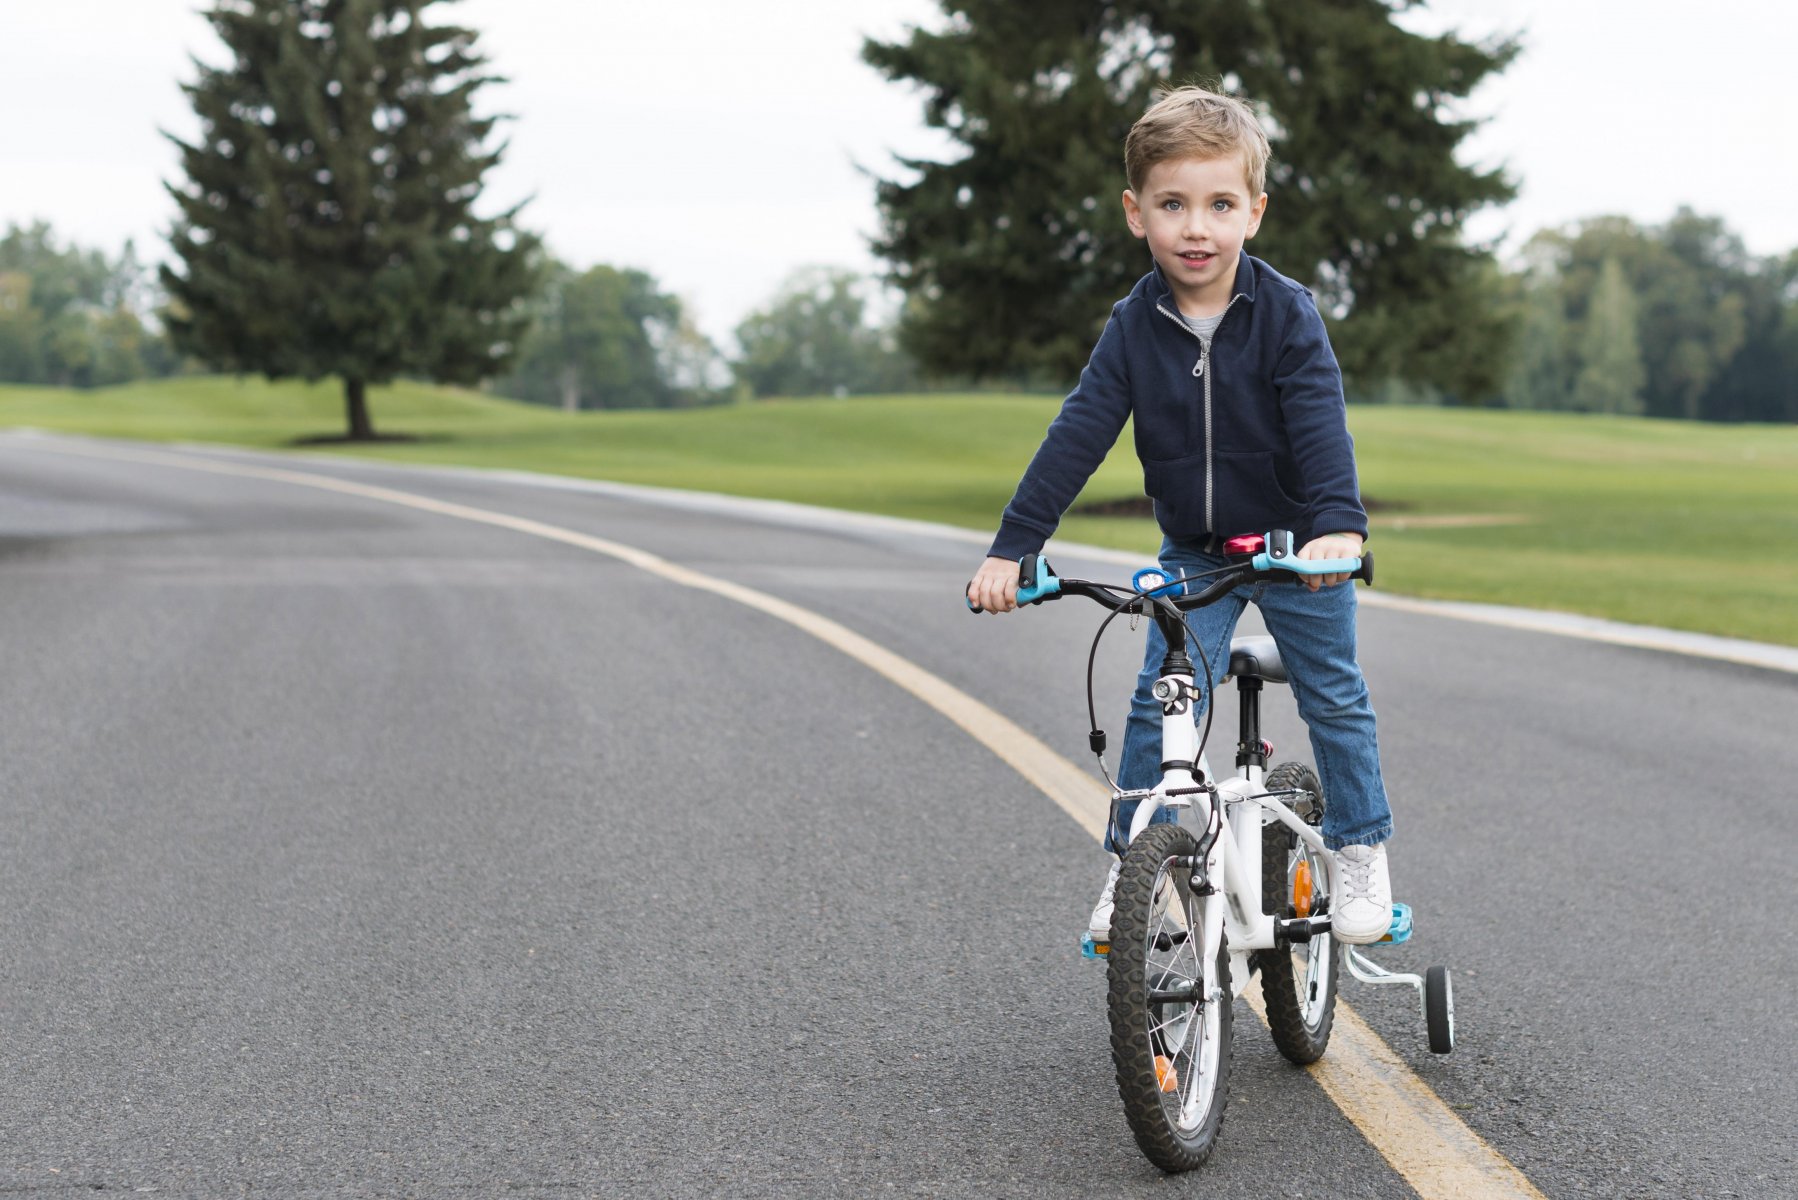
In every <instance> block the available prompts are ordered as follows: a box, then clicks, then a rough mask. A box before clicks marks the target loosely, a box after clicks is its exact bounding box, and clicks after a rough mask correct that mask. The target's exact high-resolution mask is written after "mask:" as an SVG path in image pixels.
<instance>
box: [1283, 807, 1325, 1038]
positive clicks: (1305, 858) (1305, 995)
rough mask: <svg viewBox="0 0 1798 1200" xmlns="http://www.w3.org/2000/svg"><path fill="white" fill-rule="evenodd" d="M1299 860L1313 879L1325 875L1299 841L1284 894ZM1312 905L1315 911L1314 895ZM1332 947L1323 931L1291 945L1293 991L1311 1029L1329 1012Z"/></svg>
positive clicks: (1308, 850) (1288, 891)
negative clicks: (1308, 870)
mask: <svg viewBox="0 0 1798 1200" xmlns="http://www.w3.org/2000/svg"><path fill="white" fill-rule="evenodd" d="M1300 863H1307V864H1309V869H1310V872H1311V878H1312V879H1313V880H1319V879H1328V878H1329V876H1328V875H1327V874H1326V873H1325V867H1324V864H1323V863H1322V861H1320V859H1319V857H1318V855H1317V852H1316V851H1315V850H1313V849H1312V848H1311V847H1310V846H1309V845H1307V844H1306V843H1304V842H1300V843H1299V853H1297V854H1295V855H1293V858H1292V863H1291V865H1290V866H1289V867H1288V869H1287V872H1286V887H1287V894H1288V895H1291V893H1292V887H1293V880H1294V878H1295V877H1296V876H1297V874H1298V868H1299V864H1300ZM1314 897H1315V893H1314ZM1312 905H1313V911H1315V905H1316V900H1315V898H1314V899H1313V900H1312ZM1335 949H1336V944H1335V939H1334V938H1332V937H1331V936H1330V935H1329V934H1327V933H1323V934H1319V935H1317V936H1316V937H1314V938H1312V939H1311V940H1310V941H1308V942H1295V943H1293V945H1292V960H1293V971H1292V984H1293V990H1294V991H1295V992H1297V993H1298V1002H1299V1011H1300V1012H1302V1013H1303V1014H1304V1018H1305V1024H1306V1025H1307V1026H1309V1027H1311V1028H1313V1029H1315V1028H1316V1027H1317V1026H1318V1024H1319V1023H1320V1022H1322V1021H1323V1019H1324V1016H1325V1015H1326V1014H1327V1013H1328V1011H1329V1005H1330V973H1331V971H1332V970H1334V968H1335V963H1336V954H1335Z"/></svg>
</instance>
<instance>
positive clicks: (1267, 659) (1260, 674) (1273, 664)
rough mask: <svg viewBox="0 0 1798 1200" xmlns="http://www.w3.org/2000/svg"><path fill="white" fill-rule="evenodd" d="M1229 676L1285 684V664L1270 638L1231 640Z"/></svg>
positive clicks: (1278, 649)
mask: <svg viewBox="0 0 1798 1200" xmlns="http://www.w3.org/2000/svg"><path fill="white" fill-rule="evenodd" d="M1230 674H1232V675H1236V676H1239V677H1245V678H1250V679H1260V680H1263V681H1265V682H1267V683H1285V682H1286V664H1285V663H1283V662H1281V661H1280V648H1279V647H1278V646H1276V645H1274V639H1272V638H1270V637H1239V638H1232V639H1231V640H1230Z"/></svg>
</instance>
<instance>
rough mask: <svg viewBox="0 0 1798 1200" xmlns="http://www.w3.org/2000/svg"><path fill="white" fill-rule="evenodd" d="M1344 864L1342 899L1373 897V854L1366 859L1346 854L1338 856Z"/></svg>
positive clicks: (1337, 859)
mask: <svg viewBox="0 0 1798 1200" xmlns="http://www.w3.org/2000/svg"><path fill="white" fill-rule="evenodd" d="M1336 861H1337V862H1338V863H1340V864H1341V865H1342V899H1343V902H1344V903H1348V902H1350V901H1353V900H1372V899H1373V862H1374V859H1373V855H1371V854H1370V855H1368V856H1367V857H1366V858H1365V859H1357V858H1351V857H1350V856H1348V855H1346V854H1339V855H1337V856H1336Z"/></svg>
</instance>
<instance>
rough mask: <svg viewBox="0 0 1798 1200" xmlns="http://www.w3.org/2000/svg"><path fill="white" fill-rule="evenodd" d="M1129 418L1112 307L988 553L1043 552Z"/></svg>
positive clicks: (1119, 327)
mask: <svg viewBox="0 0 1798 1200" xmlns="http://www.w3.org/2000/svg"><path fill="white" fill-rule="evenodd" d="M1129 417H1130V382H1129V376H1128V373H1127V369H1126V366H1125V360H1124V332H1123V322H1122V321H1120V320H1119V319H1118V311H1117V308H1115V307H1114V308H1113V309H1112V310H1111V319H1110V320H1109V321H1107V322H1106V323H1105V332H1103V333H1101V334H1100V335H1099V344H1098V345H1097V346H1094V347H1093V354H1092V358H1091V360H1090V361H1088V362H1087V364H1086V369H1085V370H1083V371H1081V372H1080V382H1079V383H1078V384H1076V385H1075V387H1074V390H1073V391H1072V392H1070V393H1068V398H1067V399H1066V400H1064V401H1063V402H1062V405H1061V412H1060V413H1058V414H1057V415H1056V417H1055V420H1054V421H1052V422H1051V423H1050V425H1049V432H1048V433H1047V434H1045V435H1044V436H1043V444H1042V445H1041V446H1040V447H1038V448H1037V451H1036V457H1034V458H1032V459H1031V460H1030V466H1029V467H1028V468H1026V469H1025V471H1024V477H1023V478H1022V479H1021V480H1019V481H1018V489H1017V491H1016V492H1015V493H1013V495H1012V498H1011V503H1010V504H1007V505H1006V506H1005V515H1004V516H1003V517H1002V518H1000V521H999V534H998V536H997V537H995V538H994V539H993V545H992V548H991V549H990V550H988V551H987V554H988V555H989V556H991V557H994V558H1003V559H1008V560H1010V561H1012V562H1016V561H1017V560H1018V559H1020V558H1022V557H1023V556H1024V555H1026V554H1034V553H1035V552H1036V551H1038V550H1041V549H1042V548H1043V543H1044V542H1046V541H1048V540H1049V535H1051V534H1053V533H1054V532H1055V527H1056V526H1057V525H1059V524H1061V514H1062V513H1064V512H1066V511H1067V508H1068V505H1070V504H1072V503H1073V502H1074V497H1076V496H1078V495H1079V494H1080V489H1081V488H1083V487H1085V486H1086V481H1087V480H1088V479H1089V478H1091V476H1092V473H1093V472H1094V471H1096V470H1098V467H1099V464H1100V463H1102V462H1104V461H1105V455H1106V454H1107V453H1109V452H1110V450H1111V447H1112V443H1114V442H1116V441H1117V438H1118V433H1119V432H1120V431H1122V429H1123V428H1124V422H1125V421H1126V420H1128V419H1129Z"/></svg>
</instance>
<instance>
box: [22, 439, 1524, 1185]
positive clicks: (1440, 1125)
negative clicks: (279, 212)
mask: <svg viewBox="0 0 1798 1200" xmlns="http://www.w3.org/2000/svg"><path fill="white" fill-rule="evenodd" d="M37 446H38V448H39V449H46V450H52V451H55V452H58V453H67V454H77V455H88V456H91V457H97V458H115V459H122V460H125V461H129V462H143V463H153V464H159V465H163V466H170V467H179V468H183V469H186V470H193V471H209V472H212V473H214V474H218V475H238V476H243V477H246V478H251V479H268V480H275V481H278V482H281V483H291V484H297V485H299V486H301V487H310V488H320V489H323V490H325V491H331V492H339V493H342V494H344V495H349V496H360V497H363V498H365V499H369V500H379V501H383V502H385V503H388V504H398V505H403V506H405V507H407V508H414V509H418V510H420V511H423V512H431V513H438V514H440V515H442V516H446V517H455V518H457V519H459V520H464V521H474V522H477V523H479V524H483V525H492V526H497V527H498V528H501V529H510V530H513V531H515V532H517V533H524V534H529V535H531V536H533V537H540V538H545V539H547V540H549V541H552V542H561V543H563V544H565V545H569V546H578V547H580V548H581V549H583V550H590V551H593V552H594V553H596V554H604V555H607V556H608V557H611V558H615V559H618V560H620V561H622V562H627V563H629V564H631V565H632V566H634V567H638V568H640V569H641V570H644V571H647V572H649V573H650V574H652V575H656V576H659V577H660V578H663V579H666V580H668V581H669V582H671V583H678V584H680V585H682V586H684V587H691V588H697V589H699V590H700V591H706V592H712V593H714V594H715V595H719V596H723V597H725V598H727V599H730V600H735V601H736V602H737V603H739V604H744V605H747V606H749V607H750V608H753V609H755V610H757V611H758V612H762V613H766V614H767V615H769V616H771V617H774V618H776V619H778V620H781V621H785V622H787V623H788V624H789V625H792V626H794V627H795V628H797V629H800V630H802V631H804V632H806V633H808V634H811V635H812V636H813V637H816V638H818V639H819V640H821V641H823V642H826V643H828V644H830V645H832V646H835V647H836V648H837V649H839V650H841V651H842V652H843V653H844V654H847V655H848V656H849V657H851V658H853V659H855V660H856V661H857V662H859V663H861V664H863V665H864V666H866V667H868V668H870V669H872V670H874V671H876V672H878V673H879V674H880V675H882V676H883V677H885V678H886V679H888V680H890V681H892V682H893V683H895V684H897V685H899V686H900V687H902V688H904V689H905V690H906V691H908V692H910V693H911V694H912V695H914V696H916V697H917V698H918V699H920V700H922V701H923V702H924V703H925V704H928V705H929V706H930V707H932V708H934V709H935V710H936V711H938V712H940V713H942V714H943V715H944V716H945V717H948V718H949V719H950V720H951V721H953V722H955V723H956V724H957V725H958V726H960V727H961V728H962V729H963V730H965V731H966V732H967V733H968V734H969V735H970V736H971V737H973V738H974V739H975V740H976V741H978V742H979V743H980V744H981V745H983V746H985V747H987V749H989V750H991V751H992V752H993V753H994V754H997V755H998V756H999V757H1000V758H1001V759H1003V760H1004V761H1005V762H1006V764H1008V765H1009V766H1011V767H1012V768H1013V769H1014V770H1016V771H1017V772H1018V773H1019V774H1020V775H1022V776H1023V777H1024V778H1025V779H1026V780H1028V781H1029V782H1030V783H1031V784H1032V785H1033V786H1035V787H1036V788H1038V789H1039V790H1041V791H1042V792H1043V793H1044V794H1045V795H1047V796H1048V797H1049V798H1050V799H1051V800H1053V801H1055V803H1056V804H1057V805H1059V806H1060V807H1061V809H1062V810H1063V811H1064V812H1066V813H1067V814H1068V815H1069V816H1071V817H1073V818H1074V820H1075V821H1076V822H1078V823H1079V825H1080V827H1081V828H1082V829H1084V830H1086V832H1087V833H1088V834H1090V835H1091V836H1092V837H1093V838H1094V839H1095V840H1098V839H1102V838H1103V837H1104V831H1105V820H1106V817H1107V815H1108V814H1109V810H1110V801H1109V797H1108V795H1107V793H1106V791H1105V789H1104V788H1103V787H1101V786H1100V785H1099V783H1098V781H1097V780H1095V779H1093V778H1092V777H1091V776H1090V775H1088V774H1087V773H1086V772H1085V771H1083V770H1081V769H1080V768H1079V767H1077V766H1076V765H1074V764H1073V763H1072V762H1070V761H1068V760H1067V759H1066V758H1063V757H1062V756H1061V755H1059V754H1057V753H1056V752H1055V751H1054V750H1052V749H1050V748H1049V747H1048V746H1047V745H1045V744H1044V743H1043V742H1042V741H1040V740H1039V739H1037V738H1036V737H1035V736H1033V735H1032V734H1030V733H1029V732H1027V731H1026V730H1024V729H1023V728H1022V727H1021V726H1019V725H1018V724H1017V723H1016V722H1014V721H1011V720H1009V719H1008V718H1006V717H1004V716H1002V715H1000V714H999V713H998V712H996V711H995V710H994V709H992V708H990V707H988V706H987V705H985V704H983V703H981V702H980V701H979V700H976V699H975V698H974V697H972V696H970V695H968V694H967V693H966V692H964V691H962V690H961V689H959V688H957V687H955V686H953V685H951V684H949V683H948V682H946V681H944V680H942V679H939V678H938V677H937V676H935V675H933V674H931V673H930V672H928V671H926V670H924V669H923V668H922V667H919V666H918V665H917V664H915V663H912V662H910V661H908V660H907V659H904V658H901V657H900V656H898V655H897V654H894V653H893V652H892V651H890V650H888V649H886V648H885V647H884V646H880V645H878V644H876V643H874V642H871V641H869V640H868V639H867V638H865V637H863V636H862V635H861V634H859V633H856V632H855V631H853V630H851V629H849V628H847V627H846V626H844V625H841V624H839V623H838V622H836V621H832V620H830V619H829V618H828V617H823V616H820V615H818V614H817V613H814V612H812V611H810V610H809V609H804V608H801V607H799V606H798V605H796V604H790V603H788V602H787V601H785V600H781V599H779V598H777V597H775V596H770V595H768V594H767V593H765V592H758V591H756V590H754V589H753V588H747V587H743V586H742V585H741V584H736V583H731V582H729V581H728V580H722V579H716V578H713V577H712V576H710V575H705V574H702V573H700V572H698V571H694V570H690V569H689V568H687V567H683V566H680V565H679V564H677V563H672V562H669V561H668V560H667V559H664V558H660V557H657V556H656V555H654V554H650V553H648V552H646V551H643V550H639V549H637V548H636V547H634V546H626V545H624V544H622V543H620V542H613V541H609V540H607V539H605V538H598V537H593V536H591V535H590V534H585V533H577V532H576V531H574V530H572V529H564V528H562V527H561V526H559V525H548V524H545V523H544V522H541V521H532V520H529V519H527V518H524V517H514V516H509V515H507V514H505V513H497V512H491V511H489V510H487V509H482V508H472V507H470V506H468V505H465V504H455V503H451V502H449V501H445V500H435V499H432V498H431V497H429V496H420V495H417V494H414V493H412V492H402V491H396V490H394V489H393V488H384V487H379V486H376V485H372V484H365V483H356V482H354V481H352V480H346V479H336V478H333V477H332V476H329V475H315V474H312V473H311V472H306V471H291V470H286V469H283V468H280V467H261V466H253V465H249V464H241V463H230V462H219V461H216V460H213V459H206V458H190V457H187V456H185V455H178V454H169V453H165V452H160V451H154V450H121V449H118V448H115V447H110V446H107V447H102V446H83V447H81V448H80V449H75V448H74V447H70V446H67V445H49V444H45V443H37ZM1246 996H1247V998H1248V1000H1249V1003H1250V1005H1251V1007H1253V1008H1254V1010H1255V1012H1256V1014H1257V1015H1258V1016H1260V1017H1261V1018H1262V1020H1264V1021H1265V1020H1266V1019H1267V1014H1266V1010H1265V1008H1264V1007H1263V1005H1262V1000H1261V991H1260V988H1259V986H1258V985H1256V986H1251V987H1250V988H1249V989H1248V991H1247V993H1246ZM1309 1070H1310V1072H1311V1076H1312V1078H1314V1079H1316V1080H1317V1082H1318V1084H1319V1085H1320V1086H1321V1087H1322V1088H1323V1089H1324V1092H1325V1094H1326V1095H1328V1096H1329V1097H1330V1099H1331V1100H1332V1101H1333V1102H1334V1103H1335V1104H1336V1106H1337V1107H1338V1108H1339V1109H1341V1110H1342V1112H1343V1114H1344V1115H1346V1116H1347V1117H1348V1119H1349V1120H1350V1121H1351V1122H1353V1124H1354V1126H1355V1128H1357V1129H1359V1130H1360V1131H1361V1134H1362V1136H1363V1137H1365V1138H1366V1139H1367V1140H1368V1142H1369V1143H1371V1144H1372V1145H1373V1147H1374V1149H1376V1150H1378V1151H1379V1152H1380V1154H1381V1156H1382V1157H1384V1158H1385V1159H1386V1161H1387V1162H1388V1163H1389V1164H1390V1165H1391V1166H1392V1168H1393V1170H1395V1171H1397V1172H1398V1173H1399V1174H1400V1175H1401V1176H1403V1177H1404V1180H1405V1182H1406V1183H1408V1184H1410V1185H1411V1187H1412V1188H1413V1189H1414V1190H1415V1191H1416V1192H1417V1194H1418V1195H1419V1196H1421V1197H1423V1198H1424V1200H1545V1197H1543V1195H1542V1193H1541V1192H1539V1191H1538V1190H1536V1187H1535V1186H1534V1185H1533V1184H1531V1183H1530V1181H1529V1180H1528V1179H1526V1178H1525V1177H1524V1175H1523V1173H1522V1172H1521V1171H1519V1170H1518V1169H1517V1168H1516V1167H1514V1166H1512V1165H1511V1163H1510V1161H1509V1160H1507V1159H1506V1158H1505V1157H1504V1156H1503V1155H1501V1154H1500V1153H1499V1152H1498V1151H1497V1150H1494V1149H1493V1148H1492V1147H1491V1146H1490V1145H1488V1144H1487V1143H1486V1141H1485V1140H1484V1139H1483V1138H1481V1137H1480V1136H1479V1135H1478V1134H1477V1133H1475V1132H1474V1131H1473V1130H1472V1129H1470V1128H1468V1127H1467V1125H1466V1123H1465V1122H1463V1121H1462V1120H1461V1119H1460V1118H1459V1117H1457V1116H1456V1115H1455V1114H1454V1113H1453V1111H1451V1110H1450V1109H1449V1107H1448V1106H1447V1105H1446V1104H1444V1103H1443V1102H1442V1100H1441V1098H1440V1097H1438V1096H1437V1095H1436V1093H1435V1092H1433V1091H1431V1090H1430V1087H1429V1085H1428V1084H1426V1083H1424V1082H1423V1080H1421V1079H1419V1078H1418V1077H1417V1076H1416V1074H1414V1073H1413V1072H1412V1071H1411V1069H1410V1068H1409V1067H1408V1066H1406V1065H1405V1062H1404V1060H1403V1059H1402V1058H1400V1057H1399V1055H1398V1054H1397V1053H1396V1052H1395V1051H1394V1050H1393V1049H1392V1047H1390V1046H1388V1045H1387V1044H1386V1043H1385V1041H1384V1040H1383V1039H1381V1037H1380V1035H1379V1034H1377V1033H1375V1032H1374V1031H1373V1030H1372V1029H1371V1028H1369V1027H1368V1025H1367V1023H1366V1022H1365V1021H1363V1020H1361V1018H1360V1017H1359V1016H1357V1015H1356V1014H1355V1012H1354V1010H1353V1009H1351V1008H1349V1006H1348V1005H1347V1004H1345V1003H1343V1002H1342V1001H1340V1000H1338V1001H1337V1004H1336V1029H1335V1033H1334V1034H1333V1035H1332V1037H1331V1041H1330V1052H1329V1054H1327V1055H1325V1056H1324V1058H1323V1059H1322V1060H1321V1061H1320V1062H1318V1063H1317V1064H1315V1065H1314V1066H1312V1067H1310V1068H1309Z"/></svg>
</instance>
